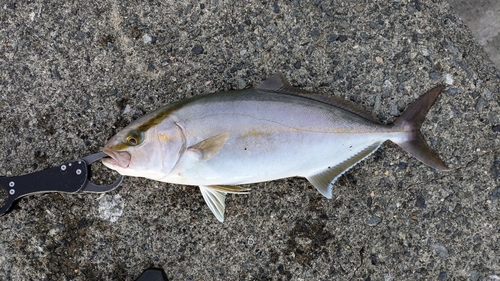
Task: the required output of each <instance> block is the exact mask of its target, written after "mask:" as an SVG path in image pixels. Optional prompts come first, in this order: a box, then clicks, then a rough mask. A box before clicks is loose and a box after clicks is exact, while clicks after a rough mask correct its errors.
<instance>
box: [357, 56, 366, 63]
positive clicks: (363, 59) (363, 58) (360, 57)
mask: <svg viewBox="0 0 500 281" xmlns="http://www.w3.org/2000/svg"><path fill="white" fill-rule="evenodd" d="M357 60H358V61H359V62H365V61H366V57H365V56H363V55H359V56H358V57H357Z"/></svg>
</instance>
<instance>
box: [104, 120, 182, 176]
mask: <svg viewBox="0 0 500 281" xmlns="http://www.w3.org/2000/svg"><path fill="white" fill-rule="evenodd" d="M141 123H142V122H141V120H136V122H134V123H132V124H130V125H129V126H127V127H125V128H124V129H123V130H121V131H120V132H118V133H117V134H116V135H114V136H113V137H112V138H111V139H110V140H109V141H108V142H107V143H106V145H105V146H104V149H103V152H104V153H106V154H107V155H109V158H104V159H102V162H103V164H104V165H105V166H106V167H108V168H110V169H112V170H115V171H117V172H118V173H120V174H121V175H126V176H134V177H144V178H148V179H154V180H161V179H162V178H164V177H165V176H167V175H168V174H169V173H170V172H171V171H172V169H173V168H174V166H175V164H176V163H177V161H178V160H179V158H180V156H181V154H182V152H183V150H184V149H185V138H184V136H183V133H182V130H181V128H180V127H179V126H177V125H176V124H175V123H174V122H169V121H168V120H163V122H161V123H160V124H156V125H154V126H148V127H147V128H145V127H144V126H141Z"/></svg>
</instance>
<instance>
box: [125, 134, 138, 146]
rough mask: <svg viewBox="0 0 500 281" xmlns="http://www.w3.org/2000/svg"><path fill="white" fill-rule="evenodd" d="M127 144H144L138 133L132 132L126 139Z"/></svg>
mask: <svg viewBox="0 0 500 281" xmlns="http://www.w3.org/2000/svg"><path fill="white" fill-rule="evenodd" d="M125 142H126V143H127V144H128V145H130V146H136V145H139V144H141V143H142V138H141V135H140V134H138V133H137V132H131V133H129V134H128V135H127V137H126V138H125Z"/></svg>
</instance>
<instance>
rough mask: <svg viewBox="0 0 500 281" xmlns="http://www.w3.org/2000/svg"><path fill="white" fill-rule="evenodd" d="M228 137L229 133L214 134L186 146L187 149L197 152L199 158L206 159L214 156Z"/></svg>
mask: <svg viewBox="0 0 500 281" xmlns="http://www.w3.org/2000/svg"><path fill="white" fill-rule="evenodd" d="M228 138H229V133H225V134H220V135H216V136H213V137H210V138H208V139H205V140H202V141H200V142H199V143H197V144H195V145H193V146H190V147H188V150H189V151H192V152H195V153H197V154H198V156H199V159H202V160H208V159H210V158H212V157H214V156H215V155H216V154H217V153H218V152H219V151H220V149H221V148H222V146H224V143H226V141H227V139H228Z"/></svg>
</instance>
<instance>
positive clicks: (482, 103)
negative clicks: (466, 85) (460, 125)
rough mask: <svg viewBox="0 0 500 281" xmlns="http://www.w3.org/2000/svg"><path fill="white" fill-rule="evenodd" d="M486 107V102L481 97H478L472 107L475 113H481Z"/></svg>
mask: <svg viewBox="0 0 500 281" xmlns="http://www.w3.org/2000/svg"><path fill="white" fill-rule="evenodd" d="M487 105H488V101H487V100H485V99H484V98H483V97H479V98H478V99H477V102H476V105H475V106H474V108H476V111H477V112H481V111H483V109H484V108H485V107H486V106H487Z"/></svg>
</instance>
